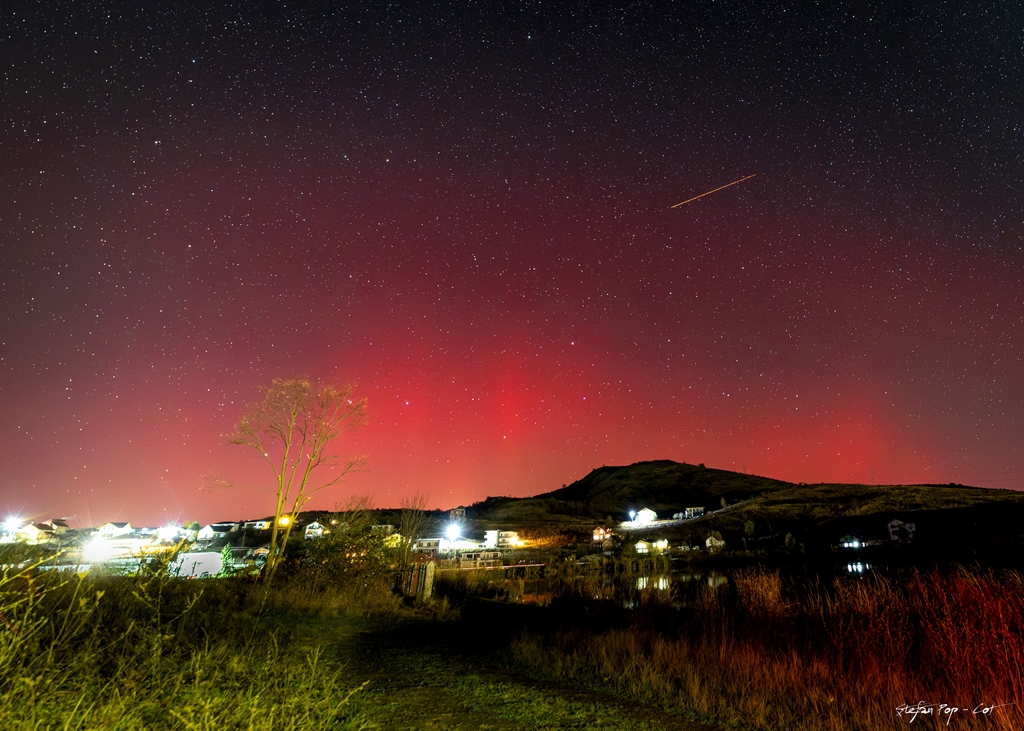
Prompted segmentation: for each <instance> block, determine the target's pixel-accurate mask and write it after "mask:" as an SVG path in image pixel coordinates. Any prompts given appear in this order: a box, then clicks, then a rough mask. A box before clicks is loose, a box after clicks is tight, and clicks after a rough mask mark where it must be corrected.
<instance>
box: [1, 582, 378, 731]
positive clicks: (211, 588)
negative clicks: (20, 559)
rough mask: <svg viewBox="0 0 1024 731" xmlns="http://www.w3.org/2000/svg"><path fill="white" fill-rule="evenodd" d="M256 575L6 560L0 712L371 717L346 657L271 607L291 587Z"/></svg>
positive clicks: (277, 719) (81, 725)
mask: <svg viewBox="0 0 1024 731" xmlns="http://www.w3.org/2000/svg"><path fill="white" fill-rule="evenodd" d="M251 588H252V585H251V583H250V582H247V581H240V580H226V579H221V580H211V581H203V582H192V581H184V580H180V579H171V578H168V577H167V576H166V574H165V573H164V572H162V571H160V570H157V571H154V572H141V573H140V574H139V575H136V576H131V577H102V576H93V575H89V574H86V575H82V576H78V575H74V574H72V575H70V577H69V576H68V575H66V574H58V573H55V572H50V573H46V572H39V571H37V570H33V569H24V570H20V571H17V570H14V571H12V570H8V571H7V572H6V573H5V574H3V575H2V578H0V620H2V625H0V694H2V696H3V698H4V702H3V703H2V704H0V725H2V726H3V727H4V728H7V729H15V730H17V729H51V728H52V729H97V728H104V729H115V728H132V729H161V730H164V729H189V730H191V729H218V730H230V729H247V730H248V729H252V730H260V729H267V730H268V731H269V730H270V729H274V730H275V731H276V730H279V729H296V730H297V729H353V730H354V729H366V728H370V727H371V726H370V725H369V723H368V722H367V720H366V717H365V713H363V711H362V710H361V709H360V698H359V696H360V688H359V687H358V686H353V685H351V684H349V683H346V682H344V681H343V680H342V677H341V675H340V672H341V665H340V663H339V662H338V660H337V659H332V658H330V657H328V656H326V655H325V654H324V653H323V652H322V650H321V649H319V648H316V647H313V648H309V649H306V650H298V649H296V648H294V647H293V646H292V645H291V643H290V641H289V637H290V635H289V631H288V630H287V629H285V625H286V623H282V622H281V621H280V617H278V618H276V619H271V617H270V616H269V615H268V612H267V610H266V606H267V605H269V604H274V603H276V604H282V603H284V602H283V601H282V600H283V599H284V597H281V596H279V595H276V594H271V595H269V596H259V595H258V594H253V593H252V592H251ZM321 608H322V607H321ZM336 608H337V607H336ZM290 611H295V610H290Z"/></svg>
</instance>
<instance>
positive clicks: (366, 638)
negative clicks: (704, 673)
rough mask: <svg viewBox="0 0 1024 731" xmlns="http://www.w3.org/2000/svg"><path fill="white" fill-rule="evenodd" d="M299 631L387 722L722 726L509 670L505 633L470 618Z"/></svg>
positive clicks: (658, 729) (482, 729)
mask: <svg viewBox="0 0 1024 731" xmlns="http://www.w3.org/2000/svg"><path fill="white" fill-rule="evenodd" d="M296 629H297V630H298V632H299V637H301V641H303V643H310V644H319V645H321V646H323V647H324V649H325V650H326V651H327V652H328V653H330V654H332V655H333V656H335V657H337V658H338V659H340V660H342V662H344V663H345V669H344V671H343V672H344V674H345V675H346V676H347V677H348V678H349V679H350V681H351V682H352V684H353V685H359V684H362V683H366V687H365V689H364V690H363V691H362V692H361V693H360V694H359V698H360V701H359V702H360V704H361V705H362V707H363V708H364V709H365V710H366V711H367V713H368V715H369V716H370V717H371V718H372V719H373V720H374V721H375V722H376V723H378V724H379V726H380V728H382V729H395V730H399V729H400V730H402V731H405V730H409V731H441V730H442V729H443V730H452V731H506V730H508V731H511V730H512V729H516V730H525V729H529V730H536V731H554V730H555V729H588V730H590V729H601V730H602V731H663V730H669V729H672V730H677V731H719V729H718V727H714V726H708V725H706V724H703V723H700V722H698V721H694V720H691V719H687V718H684V717H682V716H679V715H675V714H672V713H668V712H666V711H662V710H661V709H658V708H652V707H646V706H638V705H635V704H629V703H624V702H622V701H621V700H618V699H615V698H613V697H611V696H610V695H608V696H606V695H604V694H600V693H596V692H594V691H589V690H583V689H579V688H571V687H567V686H564V685H560V684H555V683H549V682H543V681H538V680H536V679H532V678H528V677H525V676H521V675H518V674H513V673H510V672H509V671H508V670H507V668H503V667H502V666H501V665H500V663H499V662H498V661H497V657H496V652H497V650H498V649H499V647H500V646H501V644H502V638H500V637H491V638H489V639H488V638H486V637H483V638H481V636H480V635H479V634H478V633H477V632H476V631H474V628H472V627H467V625H466V624H464V623H456V622H438V621H434V620H427V619H417V618H410V617H403V618H401V619H397V620H388V621H369V620H357V621H352V620H347V619H346V620H329V619H324V620H320V621H318V622H317V623H315V624H311V625H309V626H304V627H302V628H296ZM467 632H471V634H472V635H474V636H475V637H470V636H467Z"/></svg>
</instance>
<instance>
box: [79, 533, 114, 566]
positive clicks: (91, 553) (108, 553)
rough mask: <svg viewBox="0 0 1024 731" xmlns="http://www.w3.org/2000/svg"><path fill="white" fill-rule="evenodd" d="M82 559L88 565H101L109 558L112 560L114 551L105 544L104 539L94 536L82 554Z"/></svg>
mask: <svg viewBox="0 0 1024 731" xmlns="http://www.w3.org/2000/svg"><path fill="white" fill-rule="evenodd" d="M82 556H83V558H85V560H86V561H88V562H89V563H102V562H103V561H106V560H108V559H110V558H113V556H114V551H113V549H112V548H111V546H110V544H108V543H107V541H106V539H105V538H103V537H101V536H96V537H95V538H93V539H92V540H91V541H89V543H88V545H86V547H85V550H84V551H83V552H82Z"/></svg>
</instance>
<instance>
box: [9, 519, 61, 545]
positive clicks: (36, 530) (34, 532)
mask: <svg viewBox="0 0 1024 731" xmlns="http://www.w3.org/2000/svg"><path fill="white" fill-rule="evenodd" d="M55 535H56V533H54V531H53V526H51V525H47V524H46V523H29V524H28V525H25V526H22V528H21V530H19V531H18V538H19V540H21V541H22V542H24V543H32V544H36V545H38V544H40V543H49V542H50V541H51V540H53V537H54V536H55Z"/></svg>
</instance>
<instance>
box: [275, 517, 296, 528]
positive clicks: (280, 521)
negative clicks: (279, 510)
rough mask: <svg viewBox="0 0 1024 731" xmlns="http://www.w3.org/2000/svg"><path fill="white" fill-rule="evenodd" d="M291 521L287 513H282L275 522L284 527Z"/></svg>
mask: <svg viewBox="0 0 1024 731" xmlns="http://www.w3.org/2000/svg"><path fill="white" fill-rule="evenodd" d="M291 522H292V519H291V516H288V515H282V516H281V517H280V518H278V519H277V524H278V525H279V526H281V527H282V528H284V527H286V526H287V525H288V524H289V523H291Z"/></svg>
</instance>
